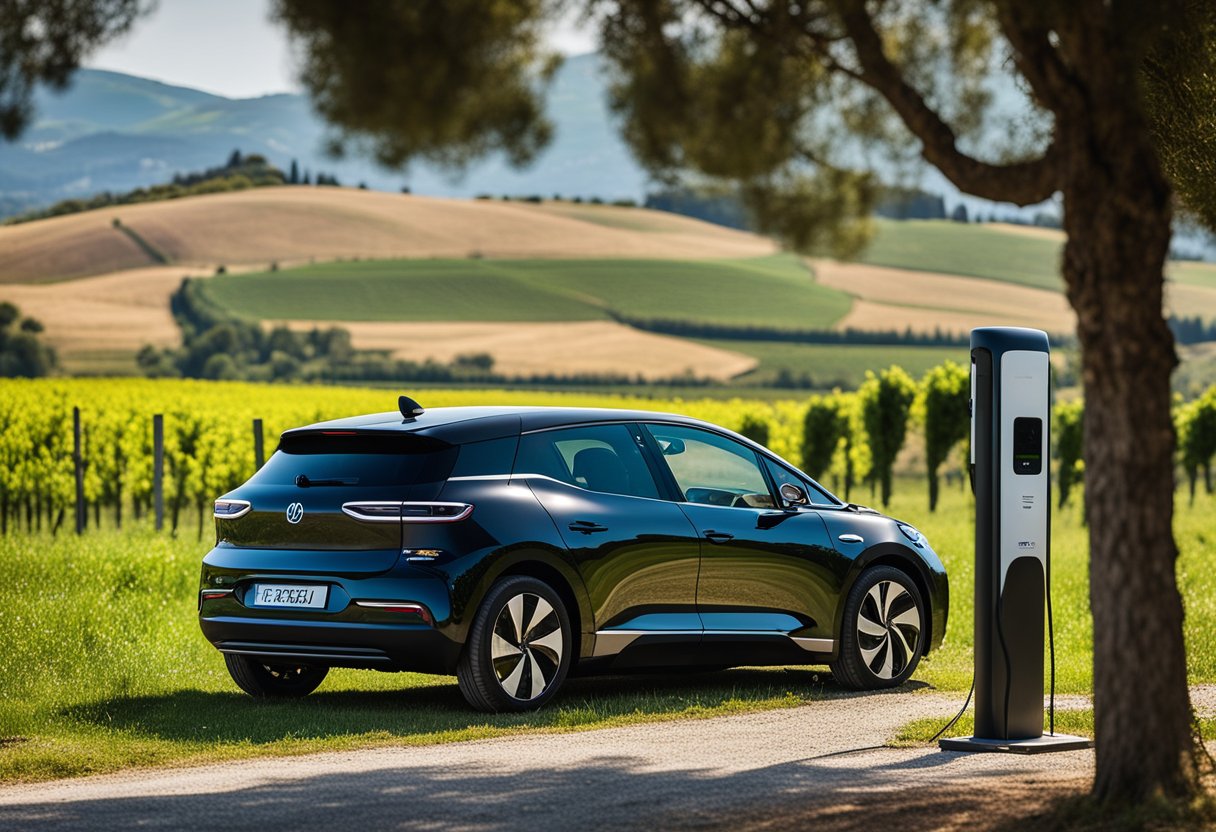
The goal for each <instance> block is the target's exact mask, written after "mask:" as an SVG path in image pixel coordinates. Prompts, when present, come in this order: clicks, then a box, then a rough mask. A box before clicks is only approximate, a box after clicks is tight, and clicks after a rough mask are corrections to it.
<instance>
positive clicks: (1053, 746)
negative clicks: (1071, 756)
mask: <svg viewBox="0 0 1216 832" xmlns="http://www.w3.org/2000/svg"><path fill="white" fill-rule="evenodd" d="M937 744H938V747H940V748H941V750H942V751H971V752H976V751H995V752H1003V753H1005V754H1046V753H1048V752H1050V751H1080V750H1082V749H1086V748H1093V747H1094V741H1093V740H1091V739H1087V738H1085V737H1074V736H1072V735H1071V734H1045V735H1043V736H1041V737H1034V738H1032V739H1027V740H999V739H998V740H994V739H988V738H986V737H952V738H950V739H944V740H938V742H937Z"/></svg>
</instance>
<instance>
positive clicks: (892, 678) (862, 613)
mask: <svg viewBox="0 0 1216 832" xmlns="http://www.w3.org/2000/svg"><path fill="white" fill-rule="evenodd" d="M842 625H843V626H842V633H841V639H840V658H838V659H837V660H836V661H835V662H833V663H832V675H833V676H834V677H835V679H836V681H837V682H839V683H840V685H841V686H842V687H846V688H851V689H853V690H873V689H875V688H893V687H895V686H897V685H901V684H903V683H904V682H906V681H907V680H908V678H909V677H910V676H911V675H912V673H913V671H915V670H916V665H917V664H918V663H919V662H920V657H921V654H922V653H923V652H924V644H925V638H924V635H923V634H924V630H925V602H924V599H923V598H922V597H921V594H920V590H919V589H917V588H916V582H915V581H913V580H912V579H911V578H909V577H908V575H907V574H905V573H904V572H901V571H900V570H898V569H896V568H894V567H891V566H878V567H875V568H873V569H869V570H867V571H865V572H863V573H862V574H861V577H860V578H858V579H857V583H855V584H854V585H853V588H852V589H851V590H850V591H849V597H848V600H847V601H846V602H845V607H844V621H843V623H842Z"/></svg>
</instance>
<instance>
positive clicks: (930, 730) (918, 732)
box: [888, 708, 1216, 748]
mask: <svg viewBox="0 0 1216 832" xmlns="http://www.w3.org/2000/svg"><path fill="white" fill-rule="evenodd" d="M945 724H946V720H944V719H942V718H941V717H936V716H932V717H925V718H923V719H914V720H912V721H911V722H909V723H908V724H906V725H904V726H903V727H902V728H900V729H899V732H898V733H897V734H896V735H895V737H894V738H893V739H892V740H891V741H890V742H889V743H888V745H890V746H891V747H892V748H914V747H916V746H919V745H925V744H926V743H929V742H932V741H933V737H934V736H935V735H936V734H937V732H938V731H940V730H942V726H943V725H945ZM1049 729H1050V725H1049V720H1048V718H1047V714H1044V715H1043V733H1047V731H1048V730H1049ZM1055 730H1056V733H1057V734H1073V735H1075V736H1078V737H1091V738H1092V737H1093V736H1094V710H1093V708H1081V709H1070V710H1057V711H1056V720H1055ZM1199 732H1200V734H1201V736H1202V737H1203V738H1204V739H1205V740H1216V719H1212V718H1207V717H1205V718H1202V719H1200V720H1199ZM974 734H975V713H974V712H973V711H968V712H967V713H965V714H963V715H962V716H961V717H959V720H958V722H956V723H954V725H952V726H950V730H949V731H947V732H946V733H945V734H943V735H942V736H946V737H970V736H972V735H974Z"/></svg>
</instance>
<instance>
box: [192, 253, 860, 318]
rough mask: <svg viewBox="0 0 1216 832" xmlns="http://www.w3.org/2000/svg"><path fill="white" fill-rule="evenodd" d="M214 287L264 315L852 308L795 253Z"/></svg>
mask: <svg viewBox="0 0 1216 832" xmlns="http://www.w3.org/2000/svg"><path fill="white" fill-rule="evenodd" d="M207 292H208V294H209V295H210V296H211V297H212V298H213V299H215V300H216V301H217V302H218V303H220V304H221V305H222V306H224V307H226V308H228V309H229V310H231V311H233V312H236V313H239V314H243V315H247V316H250V317H254V318H262V319H316V320H337V321H576V320H593V319H597V318H605V317H608V310H612V311H616V312H619V313H621V314H623V315H628V316H631V317H637V318H672V319H679V320H692V321H703V322H709V323H733V324H737V323H764V324H766V325H769V326H784V327H791V328H793V327H800V328H818V327H825V328H826V327H830V326H832V325H833V324H834V323H835V322H836V321H838V320H840V318H842V317H843V316H844V315H845V314H846V313H847V312H848V311H849V308H850V306H851V304H852V301H851V300H850V298H849V296H848V295H846V294H845V293H843V292H838V291H836V290H834V289H828V288H825V287H823V286H820V285H819V284H817V283H816V282H815V280H814V277H813V275H812V274H811V273H810V271H809V270H808V269H807V268H806V266H805V265H803V263H802V262H801V261H800V260H799V259H798V258H796V257H793V256H791V255H772V256H769V257H760V258H750V259H745V260H613V259H602V260H478V259H468V260H378V261H360V262H350V263H325V264H318V265H312V266H305V267H302V268H299V269H290V270H284V271H278V272H263V273H258V274H247V275H227V276H219V277H216V278H214V279H212V280H210V281H208V282H207Z"/></svg>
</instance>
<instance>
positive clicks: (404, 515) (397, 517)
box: [342, 501, 473, 523]
mask: <svg viewBox="0 0 1216 832" xmlns="http://www.w3.org/2000/svg"><path fill="white" fill-rule="evenodd" d="M342 511H344V512H345V513H346V514H347V515H349V516H351V517H353V518H355V519H356V520H360V521H362V522H364V523H455V522H457V521H459V520H463V519H465V518H466V517H468V516H469V515H470V514H472V513H473V506H472V505H470V504H469V503H436V502H404V503H401V502H388V501H363V502H354V503H343V504H342Z"/></svg>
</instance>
